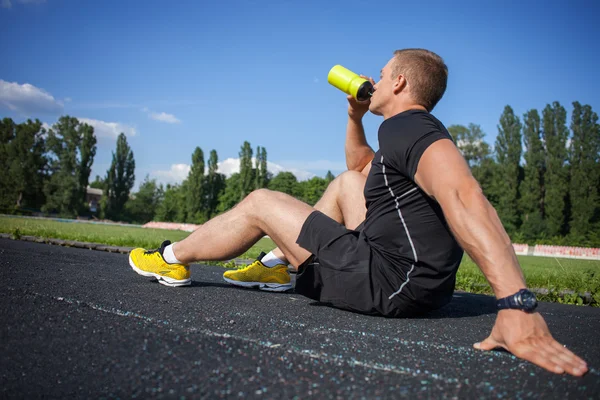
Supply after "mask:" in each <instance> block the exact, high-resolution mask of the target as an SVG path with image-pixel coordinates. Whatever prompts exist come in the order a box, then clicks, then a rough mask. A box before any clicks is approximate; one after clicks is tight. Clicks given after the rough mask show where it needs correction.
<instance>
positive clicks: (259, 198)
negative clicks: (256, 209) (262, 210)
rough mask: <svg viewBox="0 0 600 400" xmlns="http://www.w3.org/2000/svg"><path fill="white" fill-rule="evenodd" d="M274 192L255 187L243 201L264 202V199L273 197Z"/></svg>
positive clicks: (249, 202) (250, 202)
mask: <svg viewBox="0 0 600 400" xmlns="http://www.w3.org/2000/svg"><path fill="white" fill-rule="evenodd" d="M274 193H275V192H273V191H272V190H269V189H256V190H253V191H252V192H250V194H248V196H246V197H245V198H244V202H245V203H248V204H257V203H264V202H265V200H266V199H268V198H270V197H273V194H274Z"/></svg>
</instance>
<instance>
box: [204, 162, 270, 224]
mask: <svg viewBox="0 0 600 400" xmlns="http://www.w3.org/2000/svg"><path fill="white" fill-rule="evenodd" d="M265 156H266V151H265ZM218 163H219V158H218V156H217V151H216V150H211V152H210V157H209V159H208V175H207V176H206V183H205V187H206V205H205V207H206V218H207V219H211V218H212V217H213V216H214V215H215V214H216V213H217V208H218V206H219V196H221V193H222V192H223V191H224V190H225V175H223V174H220V173H219V172H218Z"/></svg>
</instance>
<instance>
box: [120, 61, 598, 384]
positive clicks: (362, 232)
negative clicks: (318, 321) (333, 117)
mask: <svg viewBox="0 0 600 400" xmlns="http://www.w3.org/2000/svg"><path fill="white" fill-rule="evenodd" d="M447 75H448V70H447V68H446V65H445V64H444V62H443V60H442V59H441V58H440V57H439V56H438V55H437V54H435V53H432V52H430V51H427V50H422V49H406V50H399V51H397V52H395V53H394V57H393V58H392V59H391V60H390V61H389V62H388V63H387V64H386V66H385V67H384V68H383V69H382V70H381V76H380V80H379V82H377V84H376V85H375V92H374V94H373V96H372V98H371V101H370V104H369V105H368V110H370V111H371V112H372V113H374V114H376V115H381V116H383V118H384V122H383V123H382V124H381V126H380V128H379V137H378V139H379V150H378V151H377V152H376V153H373V151H372V150H371V148H370V147H369V146H368V145H367V143H366V141H365V136H364V130H363V127H362V123H361V119H362V117H363V115H364V114H365V113H366V112H367V107H366V106H364V105H359V104H356V103H351V105H350V108H349V122H348V130H347V140H346V156H347V163H348V167H349V171H347V172H345V173H343V174H341V175H340V176H339V177H338V178H336V179H335V180H334V181H333V182H332V183H331V185H330V186H329V187H328V189H327V191H326V192H325V194H324V196H323V198H322V199H321V201H319V203H318V204H317V206H316V207H315V208H312V207H310V206H309V205H307V204H305V203H303V202H301V201H299V200H297V199H295V198H293V197H291V196H288V195H286V194H283V193H278V192H273V191H269V190H266V189H260V190H257V191H254V192H252V193H251V194H250V195H248V196H247V197H246V198H245V199H244V200H243V201H242V202H240V203H239V204H238V205H237V206H236V207H235V208H233V209H232V210H230V211H229V212H227V213H225V214H222V215H219V216H217V217H216V218H214V219H212V220H210V221H208V222H207V223H205V224H204V225H202V226H201V227H200V228H198V229H197V230H196V231H195V232H193V233H192V234H191V235H190V236H188V237H187V238H186V239H184V240H183V241H181V242H177V243H175V244H170V243H169V242H165V243H163V245H162V246H161V248H160V249H158V250H153V251H145V250H144V249H135V250H133V251H132V252H131V254H130V264H131V266H132V268H133V269H134V270H135V271H136V272H138V273H140V274H142V275H145V276H153V277H156V278H157V279H158V280H159V282H161V283H163V284H166V285H169V286H178V285H186V284H189V283H190V274H189V268H188V266H187V265H188V264H190V263H192V262H194V261H197V260H223V259H230V258H232V257H235V256H238V255H240V254H242V253H243V252H244V251H245V250H247V249H248V248H250V247H251V246H252V245H253V244H254V243H256V242H257V241H258V240H259V239H260V238H261V237H263V236H264V235H265V234H266V235H269V236H270V237H271V239H272V240H273V241H274V242H275V243H276V244H277V246H278V248H279V250H280V252H281V254H279V253H277V252H275V253H274V254H271V255H270V257H269V258H270V261H271V262H269V260H266V259H265V257H262V258H261V260H258V261H257V262H255V263H253V264H252V265H251V266H250V267H249V268H248V270H250V269H259V270H260V271H262V272H260V273H258V274H252V275H261V274H262V275H264V276H258V277H256V276H254V277H253V278H252V279H257V281H251V280H250V279H245V278H244V277H243V276H242V277H240V276H237V277H236V275H235V274H233V275H231V274H226V278H227V275H229V278H228V279H229V280H230V281H236V282H237V283H239V284H243V283H256V282H258V283H264V284H265V288H268V285H266V284H270V285H275V286H272V288H274V289H278V288H281V287H280V286H277V285H278V284H283V285H286V284H289V281H288V282H287V283H286V282H285V278H284V276H283V275H284V274H283V271H281V267H282V266H283V264H285V263H286V262H289V263H291V264H292V265H295V266H299V271H298V272H299V273H298V277H297V281H296V292H298V293H301V294H304V295H306V296H308V297H310V298H313V299H316V300H319V301H322V302H325V303H329V304H331V305H332V306H335V307H339V308H343V309H348V310H352V311H356V312H362V313H368V314H380V315H385V316H394V317H407V316H412V315H415V314H419V313H423V312H426V311H429V310H432V309H435V308H439V307H441V306H443V305H444V304H446V303H448V302H449V301H450V299H451V296H452V292H453V290H454V283H455V276H456V270H457V268H458V265H459V263H460V260H461V258H462V255H463V250H462V249H464V250H465V251H467V253H468V254H469V255H470V256H471V258H472V259H473V260H474V261H475V262H476V263H477V265H478V266H479V267H480V269H481V270H482V272H483V273H484V274H485V276H486V278H487V279H488V281H489V282H490V284H491V286H492V288H493V290H494V293H495V295H496V297H497V298H498V299H500V300H499V308H501V309H500V310H499V312H498V316H497V319H496V322H495V325H494V327H493V329H492V333H491V335H490V336H489V337H488V338H487V339H485V340H484V341H483V342H481V343H476V344H475V347H476V348H478V349H482V350H491V349H493V348H496V347H504V348H505V349H507V350H509V351H511V352H512V353H513V354H515V355H516V356H518V357H521V358H524V359H527V360H529V361H532V362H533V363H535V364H537V365H539V366H541V367H543V368H546V369H548V370H549V371H552V372H555V373H563V372H568V373H570V374H573V375H583V374H584V373H585V372H586V371H587V365H586V364H585V362H584V361H583V360H581V359H580V358H579V357H577V356H576V355H574V354H573V353H572V352H570V351H569V350H567V349H566V348H564V347H563V346H561V345H560V344H559V343H558V342H556V341H555V340H554V339H553V338H552V336H551V335H550V332H549V331H548V327H547V325H546V323H545V321H544V319H543V318H542V317H541V315H540V314H539V313H535V312H533V308H534V307H535V299H534V298H533V301H532V299H531V293H530V292H527V291H526V290H525V291H523V289H525V288H526V285H525V281H524V278H523V275H522V272H521V269H520V266H519V264H518V261H517V258H516V256H515V253H514V250H513V248H512V245H511V243H510V240H509V238H508V236H507V234H506V232H505V231H504V229H503V227H502V224H501V222H500V220H499V219H498V216H497V214H496V212H495V210H494V209H493V207H492V206H491V205H490V204H489V202H488V201H487V199H486V198H485V196H484V195H483V193H482V192H481V188H480V186H479V184H478V183H477V182H476V181H475V179H474V178H473V177H472V175H471V173H470V170H469V168H468V166H467V164H466V162H465V160H464V159H463V157H462V156H461V154H460V152H459V151H458V149H457V148H456V146H455V144H454V143H453V141H452V139H451V137H450V135H449V134H448V132H447V130H446V128H445V127H444V126H443V125H442V124H441V122H439V121H438V120H437V119H436V118H435V117H433V116H432V115H431V114H430V111H431V110H432V109H433V108H434V106H435V105H436V104H437V102H438V101H439V100H440V99H441V97H442V95H443V94H444V91H445V89H446V82H447ZM363 190H364V198H363V197H362V196H361V195H360V193H362V192H363ZM319 210H320V211H319ZM274 258H280V260H279V261H278V260H274ZM272 261H274V262H275V265H276V266H277V265H278V264H279V265H280V267H278V268H277V270H278V271H279V273H280V275H279V276H276V277H275V278H274V277H273V276H275V275H276V274H277V273H274V272H273V271H269V268H268V266H265V265H263V262H265V263H267V264H271V265H272V264H273V263H272ZM246 278H247V277H246ZM284 289H285V287H284ZM515 300H517V301H515Z"/></svg>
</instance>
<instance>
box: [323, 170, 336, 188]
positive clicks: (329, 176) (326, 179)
mask: <svg viewBox="0 0 600 400" xmlns="http://www.w3.org/2000/svg"><path fill="white" fill-rule="evenodd" d="M334 179H335V175H333V174H332V173H331V171H327V174H326V175H325V181H326V182H327V184H328V185H329V184H330V183H331V182H332V181H333V180H334Z"/></svg>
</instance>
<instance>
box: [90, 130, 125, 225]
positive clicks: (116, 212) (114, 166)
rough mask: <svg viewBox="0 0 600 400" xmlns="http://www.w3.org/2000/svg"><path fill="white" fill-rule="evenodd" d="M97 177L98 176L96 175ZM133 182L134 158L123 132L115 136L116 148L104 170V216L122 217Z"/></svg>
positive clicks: (117, 218) (116, 218)
mask: <svg viewBox="0 0 600 400" xmlns="http://www.w3.org/2000/svg"><path fill="white" fill-rule="evenodd" d="M96 179H98V177H96ZM134 183H135V160H134V159H133V151H132V150H131V148H130V147H129V144H128V143H127V138H126V137H125V134H124V133H121V134H120V135H119V137H118V138H117V150H116V152H113V154H112V163H111V165H110V168H109V169H108V171H107V172H106V191H105V196H106V199H107V200H106V201H105V203H106V205H103V206H104V207H103V210H104V213H105V216H106V218H109V219H113V220H120V219H122V218H123V210H124V208H125V203H126V202H127V200H129V193H130V192H131V189H132V188H133V184H134Z"/></svg>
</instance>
